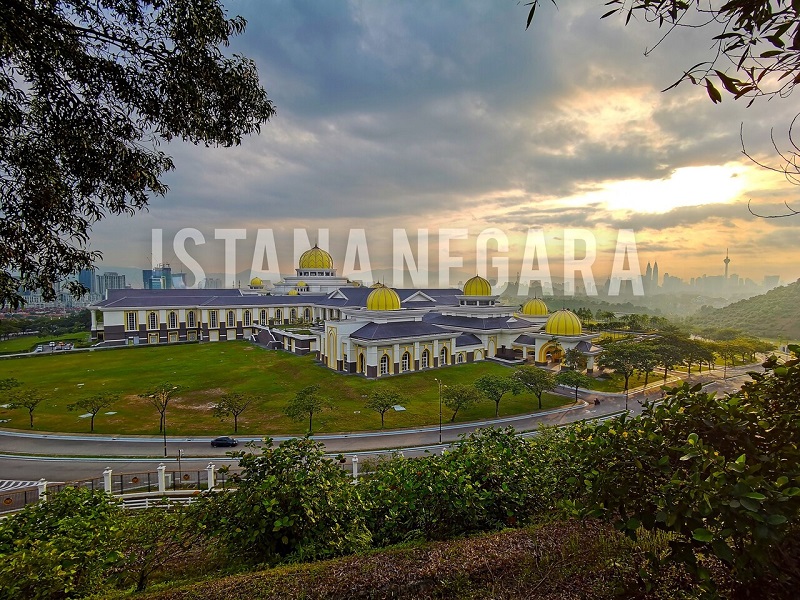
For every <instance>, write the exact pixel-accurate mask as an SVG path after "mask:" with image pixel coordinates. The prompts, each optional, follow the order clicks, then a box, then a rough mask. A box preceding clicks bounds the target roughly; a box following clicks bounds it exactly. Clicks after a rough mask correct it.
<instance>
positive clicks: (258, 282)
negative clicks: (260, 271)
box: [250, 277, 264, 287]
mask: <svg viewBox="0 0 800 600" xmlns="http://www.w3.org/2000/svg"><path fill="white" fill-rule="evenodd" d="M250 285H251V286H253V287H259V286H262V285H264V282H263V281H262V280H261V278H260V277H253V278H252V279H251V280H250Z"/></svg>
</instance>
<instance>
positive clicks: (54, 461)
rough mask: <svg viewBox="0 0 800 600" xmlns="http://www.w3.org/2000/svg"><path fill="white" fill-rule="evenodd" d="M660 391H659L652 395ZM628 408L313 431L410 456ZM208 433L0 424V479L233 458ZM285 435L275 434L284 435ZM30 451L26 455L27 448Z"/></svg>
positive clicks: (355, 446) (632, 404) (633, 405)
mask: <svg viewBox="0 0 800 600" xmlns="http://www.w3.org/2000/svg"><path fill="white" fill-rule="evenodd" d="M756 369H760V368H759V367H754V366H753V365H749V366H746V367H737V368H735V369H728V378H727V379H725V380H724V381H723V380H721V376H722V371H720V370H717V371H715V372H712V373H710V374H709V373H703V374H702V375H701V376H698V375H693V377H692V380H691V381H706V382H707V385H706V387H705V388H704V389H706V390H709V391H716V392H718V393H724V392H733V391H736V390H738V389H739V388H740V387H741V385H742V383H744V381H746V380H747V379H748V378H747V376H746V373H747V371H752V370H756ZM652 397H653V398H655V397H656V396H655V395H654V396H652ZM641 398H642V396H641V395H636V396H633V395H632V396H631V397H630V398H629V400H628V402H627V408H628V409H629V411H630V412H631V414H639V413H640V412H641V405H640V404H639V402H638V401H637V400H641ZM625 409H626V402H625V399H624V397H620V398H608V399H605V400H603V401H602V402H601V404H600V405H599V406H595V405H594V403H593V402H589V403H583V402H581V403H579V404H577V405H573V406H570V407H566V408H565V409H558V410H552V411H547V412H545V413H538V414H536V415H523V416H518V417H512V418H507V419H500V420H492V421H484V422H479V423H465V424H458V425H450V424H448V423H446V422H445V423H443V427H442V430H441V442H442V445H440V444H439V441H440V437H439V436H440V431H439V428H438V426H437V427H426V428H420V429H414V430H402V431H384V432H368V433H352V434H339V435H320V436H314V437H315V439H317V440H319V441H321V442H322V443H323V444H324V446H325V448H326V452H328V453H330V454H339V453H342V454H344V455H345V456H347V457H348V463H349V457H351V456H353V455H362V456H372V455H379V454H383V453H391V452H393V451H396V450H397V449H402V451H403V453H404V454H405V455H406V456H414V455H418V454H422V453H424V452H426V451H429V452H439V451H441V449H442V447H444V446H447V445H448V444H449V443H452V442H454V441H457V440H458V439H459V437H460V436H461V435H463V434H468V433H471V432H472V431H474V430H475V429H477V428H480V427H486V426H490V425H491V426H501V427H505V426H511V427H514V429H516V430H517V431H533V430H535V429H537V428H538V427H539V425H540V424H548V425H563V424H566V423H571V422H575V421H579V420H584V419H597V418H602V417H605V416H608V415H613V414H615V413H619V412H621V411H624V410H625ZM210 439H211V438H208V437H167V442H166V454H167V456H166V458H165V457H164V449H165V444H164V440H163V439H162V438H148V437H126V436H115V437H104V436H90V435H85V436H79V435H72V436H60V435H42V434H27V433H21V432H0V481H1V480H24V481H32V480H38V479H39V478H44V479H46V480H48V481H70V480H76V479H83V478H90V477H99V476H100V475H101V473H102V471H103V470H104V469H105V468H107V467H110V468H112V469H113V470H114V471H115V472H118V473H119V472H124V473H130V472H141V471H154V470H155V468H156V467H157V466H158V465H159V464H160V463H161V462H164V463H165V464H166V465H167V468H168V470H172V469H177V467H178V461H177V456H178V453H179V451H181V450H182V451H183V454H182V457H183V458H182V468H183V470H190V469H191V470H202V469H205V467H206V466H207V465H208V464H209V463H213V464H215V465H216V466H217V467H219V466H222V465H223V464H235V461H231V459H230V458H229V457H227V456H226V453H227V452H228V451H229V450H230V449H228V448H212V447H211V445H210ZM238 439H239V441H240V442H241V443H240V445H239V448H238V449H242V448H243V447H244V446H243V445H244V443H245V442H247V441H255V442H258V441H260V438H250V437H240V438H238ZM283 439H286V438H285V437H275V438H274V440H275V441H276V442H279V441H281V440H283ZM23 455H24V456H23Z"/></svg>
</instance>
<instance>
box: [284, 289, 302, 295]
mask: <svg viewBox="0 0 800 600" xmlns="http://www.w3.org/2000/svg"><path fill="white" fill-rule="evenodd" d="M299 295H300V292H298V291H297V290H289V293H288V294H287V296H299Z"/></svg>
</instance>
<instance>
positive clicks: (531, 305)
mask: <svg viewBox="0 0 800 600" xmlns="http://www.w3.org/2000/svg"><path fill="white" fill-rule="evenodd" d="M548 312H549V311H548V310H547V304H545V303H544V300H542V299H541V298H531V299H530V300H528V301H527V302H526V303H525V304H523V305H522V314H523V315H526V316H528V317H546V316H547V313H548Z"/></svg>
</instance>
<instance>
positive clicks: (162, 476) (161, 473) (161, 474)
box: [157, 463, 167, 494]
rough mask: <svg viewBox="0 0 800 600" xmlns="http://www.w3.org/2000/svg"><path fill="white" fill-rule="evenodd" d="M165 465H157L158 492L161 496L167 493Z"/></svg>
mask: <svg viewBox="0 0 800 600" xmlns="http://www.w3.org/2000/svg"><path fill="white" fill-rule="evenodd" d="M166 470H167V465H165V464H164V463H161V464H159V465H158V469H157V471H158V491H159V493H161V494H163V493H164V492H165V491H167V478H166Z"/></svg>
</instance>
